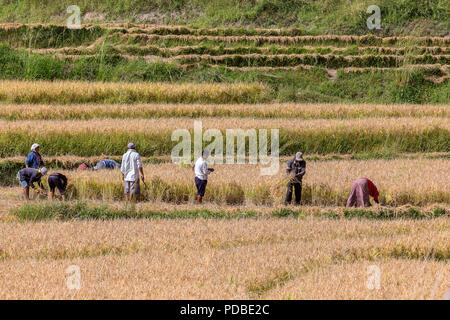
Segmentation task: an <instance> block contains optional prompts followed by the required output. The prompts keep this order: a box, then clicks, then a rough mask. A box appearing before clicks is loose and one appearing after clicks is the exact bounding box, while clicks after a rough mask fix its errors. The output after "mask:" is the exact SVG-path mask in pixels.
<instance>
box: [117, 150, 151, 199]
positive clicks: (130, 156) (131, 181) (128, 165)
mask: <svg viewBox="0 0 450 320" xmlns="http://www.w3.org/2000/svg"><path fill="white" fill-rule="evenodd" d="M120 171H121V172H122V179H123V181H124V182H125V200H128V201H131V200H132V199H133V195H136V196H138V195H140V194H141V188H140V185H139V174H140V176H141V180H142V182H144V183H145V180H144V170H143V169H142V162H141V156H140V155H139V153H137V151H136V150H135V146H134V143H132V142H130V143H129V144H128V151H127V152H126V153H125V154H124V155H123V157H122V165H121V167H120Z"/></svg>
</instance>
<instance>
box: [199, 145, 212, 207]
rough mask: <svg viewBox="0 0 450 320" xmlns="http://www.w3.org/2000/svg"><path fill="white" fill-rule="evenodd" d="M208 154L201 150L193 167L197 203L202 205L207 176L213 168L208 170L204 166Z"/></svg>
mask: <svg viewBox="0 0 450 320" xmlns="http://www.w3.org/2000/svg"><path fill="white" fill-rule="evenodd" d="M208 156H209V152H208V151H205V150H203V152H202V156H201V157H200V158H198V159H197V161H196V162H195V166H194V172H195V186H196V187H197V203H202V198H203V196H204V195H205V190H206V184H207V183H208V175H209V174H210V173H211V172H213V171H214V169H213V168H210V169H208V167H207V166H206V159H207V158H208Z"/></svg>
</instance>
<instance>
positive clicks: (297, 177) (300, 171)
mask: <svg viewBox="0 0 450 320" xmlns="http://www.w3.org/2000/svg"><path fill="white" fill-rule="evenodd" d="M305 172H306V162H305V160H303V153H301V152H297V153H296V155H295V157H294V158H293V159H291V160H289V161H288V162H287V168H286V173H287V174H288V175H289V177H290V180H289V183H288V186H287V191H286V200H285V205H288V204H291V201H292V189H294V190H295V205H300V200H301V198H302V179H303V176H304V175H305Z"/></svg>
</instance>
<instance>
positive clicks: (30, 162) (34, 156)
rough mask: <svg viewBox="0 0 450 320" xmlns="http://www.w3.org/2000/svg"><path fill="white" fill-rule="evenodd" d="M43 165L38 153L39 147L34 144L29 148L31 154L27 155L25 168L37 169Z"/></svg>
mask: <svg viewBox="0 0 450 320" xmlns="http://www.w3.org/2000/svg"><path fill="white" fill-rule="evenodd" d="M43 165H44V161H42V157H41V154H40V153H39V145H38V144H37V143H34V144H33V145H32V146H31V152H30V153H29V154H28V155H27V160H26V161H25V166H26V167H27V168H34V169H39V168H40V167H41V166H43Z"/></svg>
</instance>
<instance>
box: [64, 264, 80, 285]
mask: <svg viewBox="0 0 450 320" xmlns="http://www.w3.org/2000/svg"><path fill="white" fill-rule="evenodd" d="M66 274H70V275H69V276H68V277H67V279H66V286H67V289H69V290H80V289H81V269H80V267H79V266H77V265H71V266H68V267H67V269H66Z"/></svg>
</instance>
